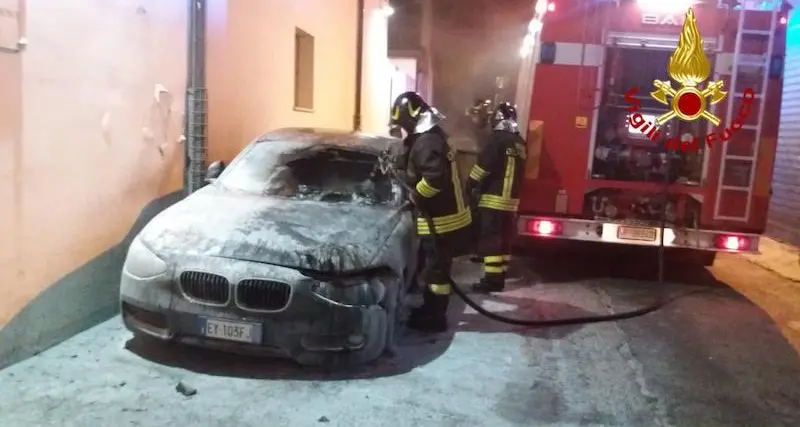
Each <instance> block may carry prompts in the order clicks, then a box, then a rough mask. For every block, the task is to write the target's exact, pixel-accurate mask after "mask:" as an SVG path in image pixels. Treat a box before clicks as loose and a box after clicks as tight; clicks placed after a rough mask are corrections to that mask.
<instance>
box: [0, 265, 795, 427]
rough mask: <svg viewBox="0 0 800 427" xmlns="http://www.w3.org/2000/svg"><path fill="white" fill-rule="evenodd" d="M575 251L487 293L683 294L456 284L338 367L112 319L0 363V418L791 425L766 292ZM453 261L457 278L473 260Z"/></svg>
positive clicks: (678, 269) (789, 354) (790, 398)
mask: <svg viewBox="0 0 800 427" xmlns="http://www.w3.org/2000/svg"><path fill="white" fill-rule="evenodd" d="M583 255H584V256H583V257H578V258H575V257H572V256H570V257H569V258H568V257H566V255H565V256H563V257H561V258H559V259H541V258H538V259H534V260H531V259H523V260H520V261H518V264H517V265H515V269H514V270H515V271H514V272H513V273H514V274H513V276H515V280H513V281H512V282H511V285H512V286H511V289H510V290H509V291H508V292H505V293H504V294H501V295H499V296H497V297H494V298H491V299H488V300H483V302H482V304H483V306H484V307H486V308H489V309H491V310H495V311H500V312H503V314H506V315H509V316H518V317H528V318H530V317H538V318H549V317H558V316H570V315H582V314H592V313H594V314H603V313H609V312H613V311H623V310H626V309H630V308H635V307H638V306H641V305H644V304H647V303H649V302H650V301H652V300H653V298H654V297H656V296H658V295H679V294H683V293H689V295H688V296H684V297H682V298H680V299H678V300H677V301H676V302H674V303H673V304H671V305H669V306H667V307H666V308H664V309H662V310H660V311H658V312H655V313H652V314H649V315H646V316H643V317H639V318H635V319H630V320H625V321H620V322H613V323H601V324H593V325H581V326H572V327H562V328H540V329H524V328H519V327H509V326H506V325H502V324H498V323H495V322H492V321H490V320H487V319H485V318H483V317H481V316H479V315H477V314H476V313H475V312H474V311H472V310H471V309H468V308H465V306H464V305H463V303H460V302H455V301H454V303H453V304H452V306H451V308H452V314H451V315H452V317H451V318H453V319H455V322H456V323H457V326H456V327H455V329H456V330H455V333H454V334H450V335H443V336H440V337H438V338H429V337H424V336H419V335H414V334H410V333H409V334H408V335H407V336H405V337H404V338H403V342H402V343H401V346H400V348H399V352H398V354H397V355H396V356H394V357H393V358H385V359H383V360H381V361H379V362H378V363H376V364H374V365H371V366H367V367H364V368H362V369H359V370H357V371H352V372H344V373H342V372H339V373H334V372H325V371H319V370H311V369H303V368H299V367H296V366H295V365H293V364H291V363H287V362H282V361H274V360H263V359H254V358H242V357H239V356H230V355H224V354H219V353H214V352H210V351H201V350H197V349H191V348H187V347H179V346H170V347H162V346H155V347H154V346H148V345H143V344H142V343H139V342H137V341H131V340H130V338H131V335H130V334H129V333H128V332H127V331H125V330H124V329H123V327H122V326H121V323H120V321H119V319H117V318H115V319H112V320H110V321H108V322H106V323H104V324H101V325H99V326H97V327H95V328H93V329H90V330H89V331H86V332H85V333H83V334H80V335H78V336H76V337H74V338H72V339H71V340H69V341H67V342H65V343H63V344H61V345H59V346H57V347H55V348H53V349H51V350H49V351H46V352H44V353H42V354H40V355H38V356H36V357H34V358H32V359H29V360H27V361H24V362H22V363H19V364H17V365H14V366H12V367H10V368H8V369H6V370H3V371H0V426H2V427H33V426H36V427H39V426H63V427H68V426H76V427H78V426H79V427H95V426H96V427H108V426H120V427H121V426H148V427H160V426H164V427H166V426H183V425H191V426H237V427H246V426H259V427H263V426H265V425H268V426H292V427H294V426H298V427H299V426H323V425H330V426H370V427H380V426H387V427H404V426H409V427H411V426H442V427H443V426H454V427H455V426H458V427H461V426H486V427H506V426H642V427H655V426H675V427H717V426H718V427H735V426H756V427H773V426H775V427H777V426H793V427H796V426H800V385H798V382H799V381H800V359H798V356H797V352H796V351H795V349H794V348H793V347H792V346H790V345H789V344H788V343H787V341H786V340H785V339H784V337H783V336H782V335H781V334H780V331H779V330H778V328H777V327H776V326H775V325H774V324H773V322H772V321H771V319H770V318H769V317H768V316H767V315H766V314H765V313H764V312H763V311H762V310H761V309H760V308H758V307H757V306H755V305H754V304H752V303H750V302H749V301H748V300H747V299H745V298H744V297H742V296H740V295H739V294H738V293H737V292H736V291H734V290H733V289H731V288H730V287H728V286H727V285H726V284H722V283H719V282H717V281H716V280H715V279H714V277H713V276H712V274H711V273H709V271H708V270H705V269H688V268H687V267H685V266H683V265H681V264H679V263H671V264H670V265H668V266H667V270H668V272H669V275H668V279H669V280H670V283H665V284H658V283H653V282H649V281H647V280H648V279H651V278H654V277H655V266H654V264H653V263H652V262H650V261H651V260H650V259H641V258H642V257H636V256H631V255H629V254H618V253H608V252H605V253H602V254H600V255H597V254H594V255H593V257H591V258H590V257H588V256H587V255H586V254H583ZM714 268H715V269H721V268H724V269H726V273H728V276H729V277H753V275H752V272H751V271H750V270H751V269H758V268H759V267H756V266H754V265H753V264H750V263H748V262H745V261H743V260H741V259H738V258H730V257H728V258H725V259H723V262H718V265H717V266H715V267H714ZM736 269H741V271H740V272H737V271H736ZM458 270H459V271H458V274H457V277H456V279H457V280H458V281H459V282H463V283H466V282H468V281H470V280H472V279H474V278H475V277H476V276H477V274H478V271H479V269H478V268H477V266H474V265H472V264H469V263H459V265H458ZM739 273H741V274H739ZM744 273H748V274H744ZM759 274H761V273H759ZM758 277H761V278H765V279H763V280H764V282H765V283H759V284H758V286H770V285H771V283H770V281H771V280H772V281H779V280H782V279H780V278H779V277H778V276H775V275H770V274H768V273H763V274H761V275H760V276H758ZM730 285H731V286H733V287H734V288H736V287H737V286H739V285H742V284H741V283H740V284H736V283H730ZM745 285H746V284H745ZM179 382H182V383H183V384H184V385H187V386H188V387H190V388H192V389H195V390H196V394H193V395H191V396H186V395H184V394H182V393H179V392H177V391H176V385H177V384H178V383H179Z"/></svg>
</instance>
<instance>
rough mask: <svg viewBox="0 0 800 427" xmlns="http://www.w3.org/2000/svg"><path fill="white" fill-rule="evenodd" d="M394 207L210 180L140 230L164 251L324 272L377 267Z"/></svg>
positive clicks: (395, 218) (171, 255)
mask: <svg viewBox="0 0 800 427" xmlns="http://www.w3.org/2000/svg"><path fill="white" fill-rule="evenodd" d="M402 215H403V214H402V213H401V212H400V211H399V209H397V208H388V207H373V206H359V205H355V204H347V203H328V202H315V201H300V200H291V199H285V198H279V197H268V196H254V195H249V194H241V193H234V192H230V191H226V190H222V189H220V188H212V187H206V188H204V189H202V190H200V191H198V192H197V193H194V194H192V195H191V196H189V197H187V198H186V199H184V200H182V201H180V202H178V203H177V204H175V205H174V206H172V207H170V208H169V209H167V210H166V211H164V212H162V213H161V214H159V215H158V216H156V218H154V219H153V220H152V221H151V222H150V223H149V224H148V225H147V226H146V227H145V228H144V230H142V232H141V234H140V238H141V239H142V241H143V242H144V243H145V244H146V245H147V246H149V247H150V248H151V249H152V250H154V251H155V252H156V253H157V254H159V255H160V256H163V257H166V258H167V259H175V258H179V257H181V256H211V257H224V258H233V259H239V260H246V261H254V262H263V263H269V264H276V265H282V266H287V267H293V268H301V269H309V270H315V271H321V272H346V271H357V270H362V269H368V268H372V267H376V265H375V263H376V262H380V260H381V257H380V255H381V252H382V251H383V249H384V247H385V243H386V241H387V239H388V238H389V237H390V236H391V235H392V233H393V232H394V230H395V228H396V227H397V225H398V222H399V221H400V219H401V217H402Z"/></svg>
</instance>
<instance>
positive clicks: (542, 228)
mask: <svg viewBox="0 0 800 427" xmlns="http://www.w3.org/2000/svg"><path fill="white" fill-rule="evenodd" d="M527 228H528V232H529V233H531V234H535V235H538V236H556V235H559V234H561V231H562V230H563V227H562V226H561V223H560V222H557V221H549V220H546V219H532V220H529V221H528V224H527Z"/></svg>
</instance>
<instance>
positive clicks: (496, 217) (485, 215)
mask: <svg viewBox="0 0 800 427" xmlns="http://www.w3.org/2000/svg"><path fill="white" fill-rule="evenodd" d="M478 209H479V212H480V213H479V217H480V235H479V238H478V239H479V240H478V255H480V256H481V257H482V258H483V279H484V281H486V282H487V283H490V284H495V285H503V284H505V281H506V273H507V272H508V264H509V263H510V262H511V239H512V238H513V237H514V234H515V233H514V231H515V230H514V227H515V220H516V216H517V215H516V212H509V211H501V210H497V209H489V208H484V207H480V208H478Z"/></svg>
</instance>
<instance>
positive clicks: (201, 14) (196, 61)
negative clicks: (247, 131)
mask: <svg viewBox="0 0 800 427" xmlns="http://www.w3.org/2000/svg"><path fill="white" fill-rule="evenodd" d="M188 5H189V15H188V18H189V33H188V37H187V41H188V52H187V61H188V62H187V67H186V71H187V74H186V103H185V111H186V113H185V119H184V134H185V135H186V144H185V146H184V180H183V187H184V190H185V191H186V193H187V194H191V193H193V192H195V191H197V190H198V189H199V188H200V187H202V186H203V181H204V179H205V177H204V175H205V163H206V151H207V130H208V96H207V89H206V0H189V2H188Z"/></svg>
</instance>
